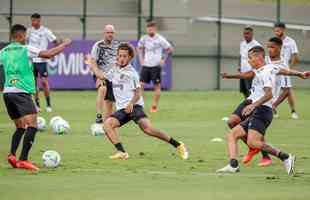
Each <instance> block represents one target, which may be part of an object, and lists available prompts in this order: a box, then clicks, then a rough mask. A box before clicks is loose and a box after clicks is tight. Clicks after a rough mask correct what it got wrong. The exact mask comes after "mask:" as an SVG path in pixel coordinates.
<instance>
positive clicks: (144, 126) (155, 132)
mask: <svg viewBox="0 0 310 200" xmlns="http://www.w3.org/2000/svg"><path fill="white" fill-rule="evenodd" d="M138 125H139V127H140V129H141V130H142V131H143V132H144V133H145V134H147V135H149V136H152V137H156V138H158V139H160V140H162V141H165V142H167V143H169V144H171V145H172V146H174V147H175V148H177V150H178V152H179V154H180V156H181V158H182V159H183V160H186V159H188V156H189V155H188V150H187V148H186V147H185V145H184V144H183V143H182V142H178V141H176V140H174V139H173V138H172V137H170V136H169V135H167V134H166V133H164V132H163V131H161V130H159V129H156V128H154V127H153V126H152V124H151V121H150V120H149V119H148V118H142V119H140V120H139V121H138Z"/></svg>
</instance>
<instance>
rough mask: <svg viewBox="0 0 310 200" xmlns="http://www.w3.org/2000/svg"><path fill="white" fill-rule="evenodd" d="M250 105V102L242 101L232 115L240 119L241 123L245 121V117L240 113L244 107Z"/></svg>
mask: <svg viewBox="0 0 310 200" xmlns="http://www.w3.org/2000/svg"><path fill="white" fill-rule="evenodd" d="M251 103H252V101H251V100H248V99H246V100H244V101H243V102H242V103H241V104H239V106H238V107H237V108H236V110H235V111H234V112H233V113H232V114H234V115H237V116H238V117H240V119H241V121H243V120H245V119H246V118H247V117H246V116H244V115H242V111H243V109H244V108H245V107H246V106H248V105H250V104H251Z"/></svg>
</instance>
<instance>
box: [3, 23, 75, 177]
mask: <svg viewBox="0 0 310 200" xmlns="http://www.w3.org/2000/svg"><path fill="white" fill-rule="evenodd" d="M26 30H27V29H26V27H25V26H23V25H20V24H15V25H14V26H13V27H12V29H11V30H10V34H11V38H12V40H13V41H12V42H11V43H10V44H9V45H7V46H6V47H5V48H3V49H2V50H1V51H0V62H1V63H2V64H3V68H4V74H5V85H4V91H3V93H4V94H3V98H4V102H5V106H6V109H7V112H8V115H9V116H10V118H11V119H12V120H13V121H14V123H15V127H16V130H15V132H14V134H13V136H12V140H11V150H10V154H9V155H8V162H9V163H10V164H11V166H12V167H13V168H20V169H27V170H32V171H38V170H39V168H38V167H37V166H35V165H34V164H32V163H31V162H30V161H28V154H29V151H30V149H31V147H32V144H33V142H34V139H35V135H36V132H37V114H36V113H37V111H36V108H35V105H34V103H33V101H32V98H31V94H33V93H34V92H35V79H34V74H33V64H32V62H31V59H33V58H37V57H40V58H47V59H49V58H52V57H53V56H55V55H57V54H58V53H60V52H62V51H63V50H64V49H65V47H66V46H68V45H69V44H70V43H71V41H70V40H64V41H63V43H61V44H60V45H59V46H57V47H54V48H52V49H49V50H40V49H38V48H36V47H33V46H30V45H25V43H26ZM23 136H24V139H23V147H22V150H21V154H20V157H19V160H18V161H17V159H16V151H17V148H18V146H19V143H20V141H21V139H22V137H23Z"/></svg>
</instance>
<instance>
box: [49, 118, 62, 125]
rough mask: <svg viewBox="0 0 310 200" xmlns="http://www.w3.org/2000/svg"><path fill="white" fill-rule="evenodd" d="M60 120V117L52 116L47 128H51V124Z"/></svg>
mask: <svg viewBox="0 0 310 200" xmlns="http://www.w3.org/2000/svg"><path fill="white" fill-rule="evenodd" d="M61 119H62V117H60V116H54V117H52V119H51V120H50V123H49V126H50V127H53V124H54V123H55V122H56V121H57V120H61Z"/></svg>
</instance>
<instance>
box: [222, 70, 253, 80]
mask: <svg viewBox="0 0 310 200" xmlns="http://www.w3.org/2000/svg"><path fill="white" fill-rule="evenodd" d="M221 76H222V78H223V79H251V78H253V77H254V76H255V73H254V72H253V71H248V72H240V73H237V74H228V73H225V72H224V73H221Z"/></svg>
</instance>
